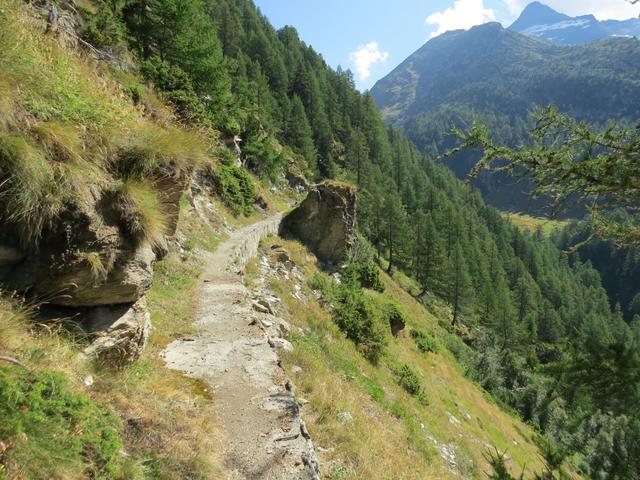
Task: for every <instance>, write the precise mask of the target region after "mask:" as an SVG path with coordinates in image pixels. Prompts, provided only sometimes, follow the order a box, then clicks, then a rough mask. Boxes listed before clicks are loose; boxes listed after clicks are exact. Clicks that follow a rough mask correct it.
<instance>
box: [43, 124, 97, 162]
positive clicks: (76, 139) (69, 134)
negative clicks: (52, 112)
mask: <svg viewBox="0 0 640 480" xmlns="http://www.w3.org/2000/svg"><path fill="white" fill-rule="evenodd" d="M31 133H32V134H33V136H34V137H35V138H36V139H37V140H38V141H39V142H40V144H41V145H42V146H43V148H44V150H45V152H46V153H47V156H48V157H49V158H50V159H51V160H54V161H60V162H65V161H66V162H82V161H84V153H85V147H84V142H83V140H82V138H81V137H80V133H79V131H78V129H77V128H76V127H74V126H73V125H71V124H69V123H63V122H59V121H55V120H51V121H48V122H40V123H38V124H37V125H35V126H34V127H33V128H32V130H31Z"/></svg>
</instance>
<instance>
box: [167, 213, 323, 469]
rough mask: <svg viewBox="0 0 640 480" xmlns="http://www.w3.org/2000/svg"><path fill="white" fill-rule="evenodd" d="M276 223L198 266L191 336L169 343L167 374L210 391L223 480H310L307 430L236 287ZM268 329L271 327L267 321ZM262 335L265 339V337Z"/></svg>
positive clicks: (234, 239) (240, 237)
mask: <svg viewBox="0 0 640 480" xmlns="http://www.w3.org/2000/svg"><path fill="white" fill-rule="evenodd" d="M280 221H281V216H280V215H277V216H274V217H271V218H268V219H266V220H263V221H261V222H258V223H256V224H254V225H251V226H249V227H246V228H242V229H240V230H238V231H236V232H234V233H233V234H232V235H231V236H230V238H229V239H228V240H226V241H225V242H223V243H222V244H221V245H220V246H219V247H218V249H217V250H216V251H215V252H214V253H211V254H208V255H207V256H206V257H205V258H204V259H203V262H205V265H204V268H203V270H204V273H203V275H202V277H201V278H200V282H201V283H200V287H199V291H200V299H199V307H198V313H197V319H196V329H197V333H196V334H195V335H194V336H192V337H191V338H183V339H180V340H176V341H174V342H173V343H171V344H170V345H169V346H168V347H167V348H166V350H165V351H164V352H163V357H164V359H165V361H166V363H167V366H168V367H169V368H171V369H174V370H179V371H181V372H183V373H185V374H186V375H188V376H190V377H193V378H199V379H202V380H204V381H205V382H207V383H208V385H209V386H210V391H211V392H212V394H213V397H214V402H215V405H216V412H217V416H218V422H219V424H220V425H221V426H222V431H223V434H222V437H221V439H220V453H221V458H222V460H223V461H224V467H225V468H226V470H227V473H226V478H227V479H234V480H235V479H251V480H253V479H256V480H258V479H265V480H288V479H291V480H294V479H295V480H297V479H315V478H319V476H318V475H317V463H316V461H315V456H314V454H313V446H312V445H311V442H310V439H309V435H308V433H307V430H306V427H305V426H304V423H303V422H302V419H301V418H300V415H299V409H298V405H297V403H296V400H295V398H294V396H293V393H292V392H291V391H290V390H291V384H290V383H289V382H288V380H287V378H286V376H285V373H284V371H283V369H282V368H281V367H280V366H279V362H278V355H277V351H276V349H275V348H274V346H277V345H278V344H279V342H278V341H279V339H276V340H278V341H276V340H274V339H273V338H272V337H270V336H269V333H273V329H271V330H269V331H267V330H266V329H265V328H264V327H263V324H262V322H261V321H260V319H259V317H260V316H261V315H265V314H264V313H259V312H256V311H255V307H254V302H252V299H251V296H250V292H249V290H248V289H247V288H246V287H245V286H244V284H243V273H244V269H245V266H246V264H247V262H248V261H249V260H250V259H251V258H252V257H253V256H255V254H256V253H257V249H258V245H259V243H260V240H261V239H262V238H263V237H265V236H267V235H269V234H272V233H277V231H278V227H279V225H280ZM273 320H274V321H275V320H277V319H275V318H274V319H273ZM268 332H269V333H268Z"/></svg>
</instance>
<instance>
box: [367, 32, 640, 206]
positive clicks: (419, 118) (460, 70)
mask: <svg viewBox="0 0 640 480" xmlns="http://www.w3.org/2000/svg"><path fill="white" fill-rule="evenodd" d="M639 73H640V43H639V42H638V40H637V39H635V38H610V39H606V40H601V41H598V42H595V43H590V44H587V45H581V46H573V47H568V46H559V45H553V44H550V43H547V42H544V41H540V40H537V39H533V38H529V37H526V36H524V35H521V34H519V33H517V32H514V31H511V30H507V29H504V28H502V27H501V26H500V25H499V24H497V23H491V24H486V25H481V26H478V27H474V28H472V29H470V30H468V31H455V32H448V33H446V34H444V35H441V36H439V37H437V38H434V39H432V40H430V41H429V42H427V43H426V44H425V45H424V46H423V47H421V48H420V49H419V50H418V51H416V52H415V53H414V54H413V55H411V56H410V57H409V58H407V59H406V60H405V61H404V62H403V63H402V64H401V65H399V66H398V67H397V68H396V69H395V70H394V71H393V72H391V73H390V74H389V75H388V76H387V77H385V78H383V79H382V80H380V81H379V82H378V83H377V84H376V85H375V86H374V87H373V89H372V90H371V92H372V94H373V96H374V98H375V99H376V102H377V104H378V105H379V106H380V108H381V109H382V110H383V112H384V114H385V117H386V119H387V120H388V121H389V122H391V123H392V124H394V125H396V126H398V127H400V128H401V129H402V130H403V131H404V133H405V134H406V135H407V136H408V138H409V139H410V140H411V141H413V142H414V143H415V144H416V145H417V146H418V147H419V148H420V150H421V151H424V152H427V153H429V154H431V155H439V154H442V153H444V152H445V151H446V150H447V149H449V148H450V147H451V146H453V145H454V144H455V141H456V140H455V138H453V136H452V135H451V132H452V130H453V129H454V128H462V129H467V128H469V126H470V125H471V123H472V122H473V121H474V120H480V121H482V122H484V123H487V124H488V125H490V127H491V132H492V136H493V138H494V140H495V141H496V142H498V143H501V144H506V145H511V146H516V145H518V144H520V143H523V142H525V141H527V140H529V139H530V135H529V130H530V129H531V127H532V122H531V118H530V113H531V111H532V109H534V108H535V107H537V106H548V105H555V106H557V107H558V108H559V109H560V110H561V111H563V112H566V113H568V114H570V115H572V116H574V117H576V118H578V119H579V120H585V121H588V122H591V123H594V124H606V123H608V122H610V121H614V120H618V121H630V122H633V121H635V120H636V119H637V118H638V115H639V114H640V111H638V108H637V105H636V103H635V102H629V99H630V98H636V97H637V96H638V94H639V93H640V83H639V82H638V78H639V75H638V74H639ZM478 158H479V157H478V156H476V155H474V154H473V153H470V152H466V153H464V154H461V155H458V156H455V157H453V158H450V159H447V161H446V163H447V165H448V166H449V167H450V168H451V169H452V170H453V171H454V172H455V173H456V175H457V176H458V177H459V178H464V177H465V176H466V175H467V173H468V172H469V171H470V169H471V167H472V165H474V164H475V162H476V161H477V160H478ZM475 185H476V186H477V187H478V188H479V189H480V190H481V191H482V193H483V196H484V198H485V200H487V201H488V202H489V203H491V204H493V205H495V206H497V207H499V208H501V209H503V210H510V211H530V212H537V213H542V212H543V207H544V205H545V203H544V201H538V202H536V201H533V200H531V199H530V197H529V196H528V191H529V188H528V185H527V183H526V182H524V181H521V182H518V181H517V180H514V179H513V178H511V177H506V176H504V175H488V174H483V175H481V176H480V178H478V179H477V180H476V183H475Z"/></svg>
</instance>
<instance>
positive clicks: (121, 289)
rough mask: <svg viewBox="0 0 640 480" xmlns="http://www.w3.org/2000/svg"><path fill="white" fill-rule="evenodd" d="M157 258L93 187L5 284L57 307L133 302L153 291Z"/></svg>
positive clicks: (105, 196) (149, 247) (11, 272)
mask: <svg viewBox="0 0 640 480" xmlns="http://www.w3.org/2000/svg"><path fill="white" fill-rule="evenodd" d="M9 230H10V228H9ZM155 260H156V255H155V253H154V251H153V249H152V248H151V246H150V245H149V244H148V243H145V242H139V241H137V240H136V239H134V238H131V236H130V235H129V234H128V232H127V231H126V228H124V227H123V225H122V224H121V220H120V218H119V215H118V212H117V209H116V208H115V207H114V204H113V202H111V201H110V200H109V196H108V193H104V192H103V191H101V190H100V189H98V188H94V189H92V191H90V192H86V194H85V195H84V199H83V200H82V201H80V202H77V204H75V205H74V206H73V207H71V208H69V209H68V210H66V211H65V212H64V213H63V214H62V215H61V216H60V217H59V219H58V220H57V221H56V222H55V225H53V226H52V228H50V229H48V230H47V231H45V233H44V236H43V238H42V240H41V241H40V243H39V245H38V247H37V248H32V249H30V251H29V252H28V253H27V254H26V255H25V257H24V259H23V260H22V261H21V262H20V263H18V264H16V265H15V266H14V267H13V268H12V269H11V271H10V272H9V274H8V275H7V278H6V281H7V283H8V284H9V286H11V287H12V288H15V289H16V290H19V291H29V292H30V293H31V294H32V295H34V296H36V297H37V298H39V299H45V300H46V301H47V302H48V303H51V304H53V305H62V306H67V307H94V306H102V305H116V304H132V303H135V302H136V301H138V299H140V298H141V297H142V296H143V295H144V294H145V293H146V292H147V290H148V289H149V288H150V287H151V282H152V277H153V265H154V263H155Z"/></svg>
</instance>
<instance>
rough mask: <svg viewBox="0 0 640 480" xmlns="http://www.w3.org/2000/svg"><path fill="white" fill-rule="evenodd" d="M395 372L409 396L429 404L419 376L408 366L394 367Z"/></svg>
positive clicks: (399, 382) (399, 383)
mask: <svg viewBox="0 0 640 480" xmlns="http://www.w3.org/2000/svg"><path fill="white" fill-rule="evenodd" d="M392 368H393V371H394V374H395V376H396V379H397V381H398V385H400V386H401V387H402V388H403V389H404V390H405V391H406V392H407V393H408V394H410V395H413V396H414V397H416V398H417V399H418V400H419V401H420V402H421V403H424V404H426V403H428V400H427V397H426V394H425V392H424V388H423V387H422V380H420V377H419V376H418V374H417V373H416V372H415V371H414V370H413V369H412V368H411V367H410V366H409V365H407V364H404V363H403V364H401V365H397V366H393V367H392Z"/></svg>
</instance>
